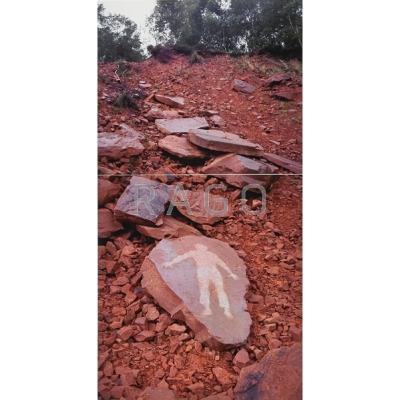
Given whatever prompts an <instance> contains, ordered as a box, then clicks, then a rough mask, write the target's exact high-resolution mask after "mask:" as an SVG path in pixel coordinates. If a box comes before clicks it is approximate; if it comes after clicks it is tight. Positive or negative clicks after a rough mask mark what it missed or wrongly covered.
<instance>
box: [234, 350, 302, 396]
mask: <svg viewBox="0 0 400 400" xmlns="http://www.w3.org/2000/svg"><path fill="white" fill-rule="evenodd" d="M301 399H302V349H301V346H300V345H299V344H295V345H293V346H291V347H281V348H280V349H278V350H272V351H271V352H269V353H268V354H267V355H266V356H265V357H264V358H263V359H262V360H261V361H260V362H259V363H256V364H253V365H251V366H250V367H246V368H243V369H242V370H241V371H240V376H239V380H238V383H237V385H236V387H235V400H301Z"/></svg>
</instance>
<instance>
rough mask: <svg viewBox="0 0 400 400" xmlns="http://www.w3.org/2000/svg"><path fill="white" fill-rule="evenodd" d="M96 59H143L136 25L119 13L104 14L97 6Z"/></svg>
mask: <svg viewBox="0 0 400 400" xmlns="http://www.w3.org/2000/svg"><path fill="white" fill-rule="evenodd" d="M97 32H98V37H97V39H98V59H99V60H100V61H117V60H125V61H140V60H142V59H143V51H142V49H141V45H142V43H141V41H140V37H139V34H138V32H137V25H136V24H135V23H134V22H133V21H131V20H130V19H129V18H127V17H124V16H122V15H119V14H108V15H106V14H105V8H104V6H103V5H102V4H99V5H98V6H97Z"/></svg>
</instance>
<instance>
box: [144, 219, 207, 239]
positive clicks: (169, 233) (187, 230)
mask: <svg viewBox="0 0 400 400" xmlns="http://www.w3.org/2000/svg"><path fill="white" fill-rule="evenodd" d="M163 220H164V222H163V224H162V225H161V226H160V227H150V226H143V225H136V229H137V230H138V232H140V233H141V234H142V235H144V236H149V237H151V238H153V239H156V240H162V239H165V238H178V237H183V236H188V235H201V233H200V232H199V231H198V230H197V229H195V228H193V227H192V226H190V225H188V224H185V223H183V222H181V221H179V220H177V219H176V218H174V217H170V216H165V217H164V218H163Z"/></svg>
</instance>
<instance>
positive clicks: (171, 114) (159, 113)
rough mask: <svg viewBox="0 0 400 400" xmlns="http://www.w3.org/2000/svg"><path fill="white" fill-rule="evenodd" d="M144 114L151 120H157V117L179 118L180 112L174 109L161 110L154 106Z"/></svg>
mask: <svg viewBox="0 0 400 400" xmlns="http://www.w3.org/2000/svg"><path fill="white" fill-rule="evenodd" d="M144 116H145V118H146V119H148V120H149V121H155V120H156V119H172V118H178V117H179V113H178V112H177V111H174V110H167V111H165V110H161V109H160V108H158V107H152V108H151V109H150V110H149V111H148V112H147V113H146V114H145V115H144Z"/></svg>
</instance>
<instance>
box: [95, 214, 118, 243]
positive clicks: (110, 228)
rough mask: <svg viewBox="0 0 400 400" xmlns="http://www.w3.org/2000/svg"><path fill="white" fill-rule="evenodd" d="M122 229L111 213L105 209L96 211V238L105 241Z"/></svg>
mask: <svg viewBox="0 0 400 400" xmlns="http://www.w3.org/2000/svg"><path fill="white" fill-rule="evenodd" d="M123 228H124V227H123V226H122V225H121V224H120V223H119V222H118V221H117V220H116V219H115V216H114V214H113V212H112V211H110V210H109V209H107V208H101V209H99V210H98V237H99V238H100V239H106V238H108V237H110V236H111V235H112V234H113V233H115V232H118V231H120V230H121V229H123Z"/></svg>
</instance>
